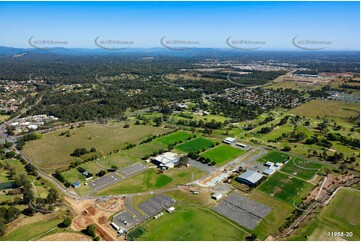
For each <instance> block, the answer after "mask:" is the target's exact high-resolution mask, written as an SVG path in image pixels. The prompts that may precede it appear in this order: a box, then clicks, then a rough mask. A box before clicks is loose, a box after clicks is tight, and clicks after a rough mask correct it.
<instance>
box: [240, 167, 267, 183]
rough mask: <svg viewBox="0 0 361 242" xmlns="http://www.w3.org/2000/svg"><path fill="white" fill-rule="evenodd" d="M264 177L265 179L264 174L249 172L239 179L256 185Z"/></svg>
mask: <svg viewBox="0 0 361 242" xmlns="http://www.w3.org/2000/svg"><path fill="white" fill-rule="evenodd" d="M262 177H263V176H262V174H260V173H258V172H257V171H254V170H247V171H246V172H244V173H243V174H241V175H240V176H239V177H238V178H240V179H243V180H247V181H249V182H251V183H253V184H254V183H256V182H258V181H259V180H260V179H261V178H262Z"/></svg>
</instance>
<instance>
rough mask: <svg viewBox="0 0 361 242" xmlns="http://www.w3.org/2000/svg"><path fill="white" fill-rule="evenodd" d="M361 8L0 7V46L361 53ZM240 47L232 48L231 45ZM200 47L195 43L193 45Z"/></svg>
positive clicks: (14, 4)
mask: <svg viewBox="0 0 361 242" xmlns="http://www.w3.org/2000/svg"><path fill="white" fill-rule="evenodd" d="M359 4H360V3H359V2H0V46H8V47H21V48H31V46H30V45H29V43H28V42H29V41H28V40H29V38H30V37H33V39H32V40H51V41H61V42H62V45H63V46H62V47H65V48H98V47H97V46H96V45H95V38H96V37H98V36H100V37H99V39H100V40H118V41H129V42H131V43H132V44H131V47H135V48H138V47H139V48H149V47H162V45H161V42H160V39H161V38H162V37H164V36H166V37H165V40H184V41H191V42H193V43H196V45H197V47H204V48H206V47H211V48H230V47H229V46H228V45H227V43H226V39H227V38H228V37H231V36H232V37H231V40H247V41H258V44H259V43H260V42H261V44H259V45H262V48H264V49H275V50H289V49H294V48H295V46H294V45H293V44H292V39H293V38H295V37H297V40H301V39H302V40H312V41H316V40H317V41H326V42H327V49H328V50H359V46H360V44H359V43H360V6H359ZM234 43H235V42H234ZM194 45H195V44H194Z"/></svg>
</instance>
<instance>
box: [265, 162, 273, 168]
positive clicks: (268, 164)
mask: <svg viewBox="0 0 361 242" xmlns="http://www.w3.org/2000/svg"><path fill="white" fill-rule="evenodd" d="M264 165H265V166H268V167H271V166H274V165H275V163H273V162H270V161H267V162H266V164H264Z"/></svg>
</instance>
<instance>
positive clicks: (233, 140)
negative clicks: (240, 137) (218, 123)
mask: <svg viewBox="0 0 361 242" xmlns="http://www.w3.org/2000/svg"><path fill="white" fill-rule="evenodd" d="M234 142H236V138H232V137H227V138H225V139H224V140H223V143H226V144H229V145H230V144H232V143H234Z"/></svg>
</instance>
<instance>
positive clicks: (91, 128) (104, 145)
mask: <svg viewBox="0 0 361 242" xmlns="http://www.w3.org/2000/svg"><path fill="white" fill-rule="evenodd" d="M65 131H69V132H70V134H71V136H70V137H66V136H65V135H64V136H59V134H60V133H61V132H65ZM169 131H170V130H169V129H165V128H159V127H152V126H144V125H137V126H136V125H131V126H130V127H129V128H123V127H122V126H114V127H107V126H101V125H98V124H87V125H85V126H84V127H81V128H74V129H69V128H66V129H60V130H57V131H54V132H51V133H47V134H45V135H44V136H43V138H41V139H39V140H35V141H30V142H28V143H27V144H26V145H25V147H24V153H25V154H26V155H27V156H28V157H29V158H30V159H31V160H33V161H34V162H35V163H36V165H37V166H38V167H40V168H46V169H49V168H50V169H53V170H55V169H56V168H65V167H67V166H68V165H69V163H70V162H71V161H74V160H76V159H79V158H77V157H72V156H70V154H71V153H72V152H73V151H74V149H75V148H83V147H84V148H87V149H90V148H92V147H95V148H96V149H97V151H98V152H101V153H102V154H104V155H106V154H108V153H109V152H112V151H113V150H116V149H122V148H124V147H125V146H126V145H127V144H129V143H133V144H134V143H138V142H140V141H142V140H145V139H146V138H147V137H149V136H152V135H158V134H163V133H166V132H169ZM44 171H48V170H44ZM49 172H51V171H49Z"/></svg>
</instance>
